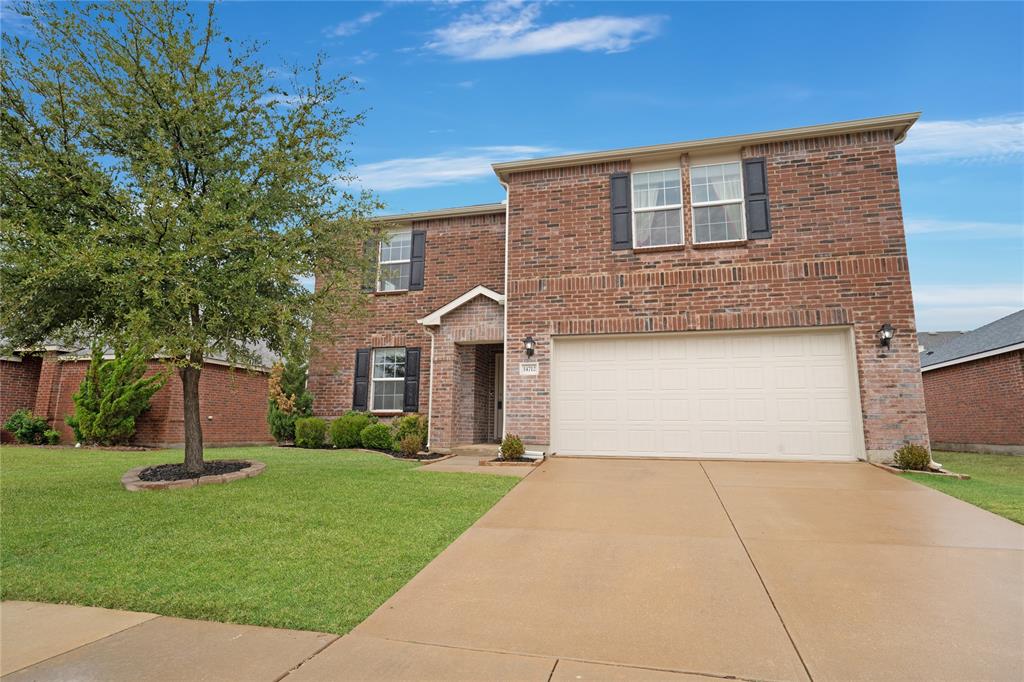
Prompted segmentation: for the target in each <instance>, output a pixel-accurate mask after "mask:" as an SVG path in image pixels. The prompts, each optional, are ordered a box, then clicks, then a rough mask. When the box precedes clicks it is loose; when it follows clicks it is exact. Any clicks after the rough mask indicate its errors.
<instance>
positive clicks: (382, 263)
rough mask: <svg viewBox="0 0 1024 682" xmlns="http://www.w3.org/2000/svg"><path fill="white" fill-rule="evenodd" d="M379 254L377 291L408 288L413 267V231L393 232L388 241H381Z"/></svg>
mask: <svg viewBox="0 0 1024 682" xmlns="http://www.w3.org/2000/svg"><path fill="white" fill-rule="evenodd" d="M379 256H380V257H379V259H378V263H379V266H378V269H377V291H405V290H406V289H408V288H409V273H410V271H411V269H412V266H411V261H412V231H411V230H402V231H397V232H392V233H391V238H390V239H389V240H388V241H387V242H381V244H380V254H379Z"/></svg>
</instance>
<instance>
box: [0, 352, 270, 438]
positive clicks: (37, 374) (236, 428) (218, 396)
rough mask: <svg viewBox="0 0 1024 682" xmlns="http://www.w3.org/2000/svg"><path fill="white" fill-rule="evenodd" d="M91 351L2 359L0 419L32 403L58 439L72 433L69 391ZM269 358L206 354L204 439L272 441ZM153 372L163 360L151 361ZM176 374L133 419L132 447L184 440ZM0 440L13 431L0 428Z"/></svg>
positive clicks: (202, 403)
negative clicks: (245, 364) (251, 363)
mask: <svg viewBox="0 0 1024 682" xmlns="http://www.w3.org/2000/svg"><path fill="white" fill-rule="evenodd" d="M89 362H90V360H89V351H88V349H70V348H66V347H63V346H46V347H45V348H43V349H40V350H39V351H38V352H24V353H16V354H15V355H11V356H5V357H2V358H0V424H3V423H4V422H5V421H7V418H8V417H9V416H10V415H11V413H13V412H14V411H15V410H19V409H22V408H25V409H29V410H31V411H32V413H33V414H35V415H36V416H39V417H43V418H45V419H46V420H47V421H48V422H49V423H50V425H51V426H52V427H53V428H54V429H56V430H57V431H59V432H60V436H61V442H62V443H65V444H66V443H74V442H75V435H74V432H73V431H72V430H71V427H69V426H68V425H67V424H66V423H65V419H67V417H69V416H71V415H72V414H74V412H75V403H74V401H73V400H72V396H73V395H74V393H75V392H76V391H77V390H78V386H79V384H81V383H82V379H83V378H84V377H85V372H86V370H87V369H88V367H89ZM272 362H273V361H272V358H271V357H270V356H269V354H264V353H261V361H260V365H259V366H258V367H255V368H248V369H243V368H239V367H232V366H231V365H230V364H228V363H227V362H225V361H224V360H221V359H217V358H212V357H211V358H208V359H207V360H206V362H205V364H204V366H203V371H202V374H201V375H200V379H199V409H200V415H201V416H202V418H203V443H204V444H205V445H210V446H219V445H250V444H262V443H272V442H273V438H272V437H271V435H270V428H269V426H268V425H267V380H268V378H269V372H270V366H271V364H272ZM149 364H150V368H151V371H153V372H155V371H157V370H158V369H160V367H161V366H160V363H159V362H158V361H156V360H151V361H150V363H149ZM184 429H185V426H184V415H183V408H182V391H181V379H180V378H179V377H178V373H177V372H174V373H173V374H172V375H171V377H170V379H169V380H168V381H167V384H166V385H164V387H163V388H161V389H160V390H159V391H157V392H156V394H154V395H153V398H152V399H151V400H150V408H149V409H148V410H146V411H145V412H143V413H142V415H140V417H139V419H138V420H137V422H136V431H135V436H134V437H133V438H132V441H131V443H132V444H133V445H143V446H152V447H174V446H180V445H182V444H183V443H184V442H185V435H184ZM0 435H2V438H3V441H4V442H10V440H11V436H10V434H9V433H7V432H6V431H3V432H2V434H0Z"/></svg>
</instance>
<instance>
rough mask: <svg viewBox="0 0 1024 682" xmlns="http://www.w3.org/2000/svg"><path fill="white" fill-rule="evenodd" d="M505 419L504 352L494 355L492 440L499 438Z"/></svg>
mask: <svg viewBox="0 0 1024 682" xmlns="http://www.w3.org/2000/svg"><path fill="white" fill-rule="evenodd" d="M504 421H505V354H504V353H496V354H495V355H494V440H501V436H502V433H501V430H502V428H503V426H504Z"/></svg>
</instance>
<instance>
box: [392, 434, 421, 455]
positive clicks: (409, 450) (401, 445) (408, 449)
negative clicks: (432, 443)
mask: <svg viewBox="0 0 1024 682" xmlns="http://www.w3.org/2000/svg"><path fill="white" fill-rule="evenodd" d="M422 449H423V440H422V439H421V438H420V437H419V436H418V435H416V434H415V433H410V434H409V435H407V436H406V437H405V438H403V439H402V440H400V441H398V451H399V452H401V453H402V454H403V455H405V456H406V457H414V456H415V455H416V454H418V453H419V451H420V450H422Z"/></svg>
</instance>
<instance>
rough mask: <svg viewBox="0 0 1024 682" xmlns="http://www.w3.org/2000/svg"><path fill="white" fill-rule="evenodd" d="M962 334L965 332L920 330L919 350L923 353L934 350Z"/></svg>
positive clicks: (918, 337)
mask: <svg viewBox="0 0 1024 682" xmlns="http://www.w3.org/2000/svg"><path fill="white" fill-rule="evenodd" d="M962 334H963V332H918V333H917V350H918V351H920V352H921V353H927V352H928V351H934V350H936V349H937V348H938V347H939V346H941V345H942V344H944V343H946V342H947V341H952V340H953V339H955V338H957V337H959V336H960V335H962Z"/></svg>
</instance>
